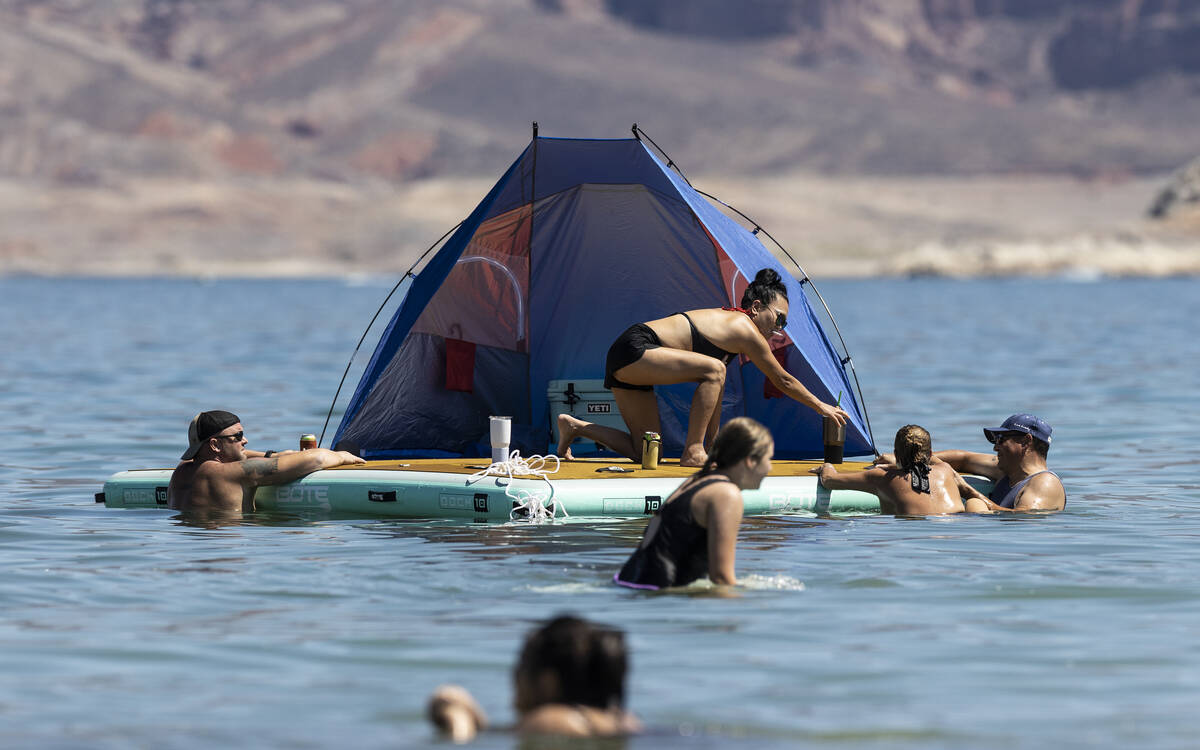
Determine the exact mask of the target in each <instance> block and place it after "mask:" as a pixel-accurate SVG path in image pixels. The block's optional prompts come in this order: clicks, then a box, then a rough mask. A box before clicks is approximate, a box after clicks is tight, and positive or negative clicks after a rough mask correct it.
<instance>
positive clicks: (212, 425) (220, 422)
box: [179, 409, 242, 461]
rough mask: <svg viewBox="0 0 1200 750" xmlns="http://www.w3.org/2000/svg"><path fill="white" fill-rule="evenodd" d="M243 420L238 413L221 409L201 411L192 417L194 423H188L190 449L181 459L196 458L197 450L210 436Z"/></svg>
mask: <svg viewBox="0 0 1200 750" xmlns="http://www.w3.org/2000/svg"><path fill="white" fill-rule="evenodd" d="M241 421H242V420H240V419H238V416H237V415H236V414H234V413H232V412H228V411H221V410H219V409H218V410H214V411H202V412H200V413H199V414H197V415H196V416H194V417H192V423H191V424H190V425H188V449H187V450H186V451H184V453H183V455H182V456H180V457H179V459H180V460H181V461H187V460H188V459H189V458H195V456H196V452H197V451H199V450H200V447H201V446H202V445H204V444H205V443H206V442H208V439H209V438H210V437H212V436H213V435H216V434H217V433H218V432H220V431H221V430H223V429H225V428H226V427H232V426H233V425H235V424H237V423H238V422H241Z"/></svg>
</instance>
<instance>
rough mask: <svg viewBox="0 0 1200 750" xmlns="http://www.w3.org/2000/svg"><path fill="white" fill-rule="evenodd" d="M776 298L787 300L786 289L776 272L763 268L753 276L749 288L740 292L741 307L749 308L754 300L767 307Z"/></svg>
mask: <svg viewBox="0 0 1200 750" xmlns="http://www.w3.org/2000/svg"><path fill="white" fill-rule="evenodd" d="M776 297H783V298H784V299H787V298H788V296H787V287H785V286H784V285H783V280H782V279H780V278H779V272H778V271H776V270H774V269H771V268H764V269H762V270H761V271H759V272H758V273H756V274H754V281H751V282H750V286H748V287H746V291H744V292H742V307H744V308H745V307H750V305H751V304H753V302H754V300H758V301H759V302H761V303H763V304H764V305H769V304H771V302H772V301H774V300H775V298H776Z"/></svg>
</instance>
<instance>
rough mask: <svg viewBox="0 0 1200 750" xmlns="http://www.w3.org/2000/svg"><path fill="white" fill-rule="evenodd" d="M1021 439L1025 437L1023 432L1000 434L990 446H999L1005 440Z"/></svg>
mask: <svg viewBox="0 0 1200 750" xmlns="http://www.w3.org/2000/svg"><path fill="white" fill-rule="evenodd" d="M1023 437H1025V433H1023V432H1002V433H1000V434H999V435H997V436H996V439H995V440H993V441H992V445H1000V444H1001V443H1003V442H1004V441H1005V440H1019V439H1020V438H1023Z"/></svg>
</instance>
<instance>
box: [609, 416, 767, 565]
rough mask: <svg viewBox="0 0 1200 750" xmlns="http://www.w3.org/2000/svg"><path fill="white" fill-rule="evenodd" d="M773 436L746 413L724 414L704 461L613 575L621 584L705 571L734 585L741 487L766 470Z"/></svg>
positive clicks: (747, 487) (752, 487)
mask: <svg viewBox="0 0 1200 750" xmlns="http://www.w3.org/2000/svg"><path fill="white" fill-rule="evenodd" d="M774 452H775V441H774V440H772V439H771V433H770V431H769V430H767V428H766V427H763V426H762V424H760V423H759V422H756V421H754V420H753V419H750V418H749V417H737V418H735V419H731V420H729V422H728V424H726V425H725V426H724V427H722V428H721V431H720V432H718V433H717V437H716V439H715V440H713V447H712V452H711V453H709V454H708V457H707V458H706V459H705V460H704V467H703V468H701V469H700V471H698V472H696V473H695V474H694V475H693V476H692V477H691V478H690V479H688V480H687V481H685V482H684V483H683V484H681V485H680V486H679V489H677V490H675V492H673V493H672V494H671V496H670V497H668V498H667V501H666V502H665V503H663V504H662V507H661V508H660V509H659V511H658V513H656V514H655V516H654V518H651V519H650V523H649V524H647V526H646V533H645V535H644V536H643V537H642V543H641V544H639V545H638V548H637V549H636V550H634V553H633V555H632V556H631V557H630V558H629V560H628V562H626V563H625V566H624V567H622V568H621V571H620V572H619V573H617V574H616V575H615V576H613V580H614V581H615V582H616V583H619V584H621V585H622V586H629V587H630V588H639V589H662V588H669V587H671V586H686V585H687V584H689V583H691V582H692V581H694V580H696V579H697V578H702V577H704V576H705V575H707V576H708V578H709V580H711V581H712V582H713V583H716V584H727V585H730V586H732V585H736V584H737V576H736V574H735V572H734V558H735V556H736V553H737V535H738V527H739V526H741V523H742V490H756V489H758V486H759V485H760V484H762V480H763V477H765V476H766V475H767V474H768V473H770V471H771V455H772V454H773V453H774Z"/></svg>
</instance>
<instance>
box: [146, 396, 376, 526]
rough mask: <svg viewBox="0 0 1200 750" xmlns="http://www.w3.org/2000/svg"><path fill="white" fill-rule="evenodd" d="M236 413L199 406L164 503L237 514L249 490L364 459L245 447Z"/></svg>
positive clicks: (247, 507)
mask: <svg viewBox="0 0 1200 750" xmlns="http://www.w3.org/2000/svg"><path fill="white" fill-rule="evenodd" d="M246 442H247V441H246V435H245V432H244V431H243V429H242V422H241V420H240V419H238V417H237V415H236V414H231V413H230V412H227V411H220V410H217V411H204V412H200V413H199V414H197V415H196V416H195V417H193V418H192V423H191V424H190V425H189V426H188V449H187V450H186V451H184V453H183V456H181V457H180V458H181V463H180V464H179V465H178V466H176V467H175V471H174V473H172V474H171V484H170V486H169V487H168V489H167V505H168V507H171V508H174V509H175V510H181V511H184V512H186V513H195V514H200V515H215V516H237V515H239V514H241V513H243V512H250V511H253V510H254V491H255V490H256V489H258V488H259V487H261V486H263V485H273V484H284V483H286V482H290V481H292V480H293V479H299V478H300V477H303V476H306V475H308V474H311V473H313V472H314V471H317V470H318V469H330V468H333V467H334V466H342V465H344V464H361V463H366V462H365V461H363V460H362V459H361V458H359V457H358V456H355V455H354V454H352V453H347V452H345V451H331V450H326V449H324V448H312V449H310V450H306V451H283V452H280V453H276V452H275V451H267V452H266V453H260V452H258V451H248V450H246Z"/></svg>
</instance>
